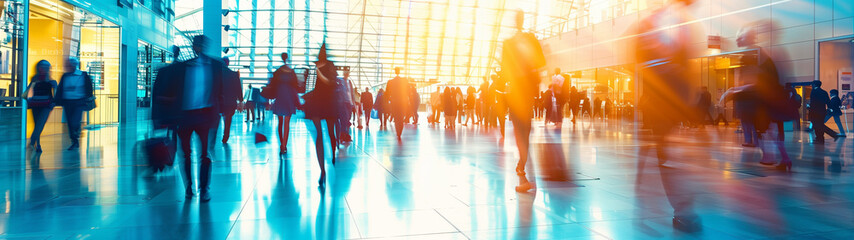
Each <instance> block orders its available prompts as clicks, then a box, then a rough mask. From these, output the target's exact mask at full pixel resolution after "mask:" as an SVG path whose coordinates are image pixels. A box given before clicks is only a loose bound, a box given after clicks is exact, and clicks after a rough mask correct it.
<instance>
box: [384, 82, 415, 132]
mask: <svg viewBox="0 0 854 240" xmlns="http://www.w3.org/2000/svg"><path fill="white" fill-rule="evenodd" d="M385 94H386V96H388V99H389V100H390V101H389V102H391V111H390V112H391V118H392V120H393V121H394V130H395V133H396V135H397V140H398V141H400V135H401V134H402V133H403V120H404V119H405V118H406V114H407V113H408V112H409V107H410V104H411V102H410V101H409V97H410V96H409V81H407V79H406V78H403V77H401V76H400V67H395V68H394V78H392V79H391V80H389V81H388V87H387V90H386V93H385Z"/></svg>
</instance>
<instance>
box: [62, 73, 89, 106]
mask: <svg viewBox="0 0 854 240" xmlns="http://www.w3.org/2000/svg"><path fill="white" fill-rule="evenodd" d="M82 74H83V87H84V91H85V92H84V94H85V96H84V97H83V99H87V98H90V97H93V96H95V83H94V82H93V81H92V77H91V76H89V73H87V72H82ZM69 75H71V73H63V74H62V77H60V78H59V85H58V86H57V87H56V95H55V96H54V99H56V101H57V104H58V105H60V106H62V104H63V102H62V100H65V97H64V96H63V95H64V94H65V81H63V80H65V79H66V78H67V77H68V76H69Z"/></svg>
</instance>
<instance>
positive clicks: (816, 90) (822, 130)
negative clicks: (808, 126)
mask: <svg viewBox="0 0 854 240" xmlns="http://www.w3.org/2000/svg"><path fill="white" fill-rule="evenodd" d="M828 104H830V97H829V96H828V95H827V91H824V89H821V81H819V80H815V81H812V92H810V104H809V105H808V106H807V108H809V111H810V112H809V118H810V122H811V123H812V127H813V130H814V132H815V140H813V143H816V144H823V143H824V135H825V134H827V135H829V136H830V137H832V138H833V140H837V139H839V134H838V133H836V131H833V130H832V129H830V128H828V127H827V125H825V124H824V122H825V121H826V117H827V106H828Z"/></svg>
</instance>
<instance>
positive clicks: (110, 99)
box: [85, 94, 119, 125]
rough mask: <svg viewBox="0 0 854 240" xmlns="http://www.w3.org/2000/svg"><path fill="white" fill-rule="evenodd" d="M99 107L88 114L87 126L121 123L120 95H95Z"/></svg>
mask: <svg viewBox="0 0 854 240" xmlns="http://www.w3.org/2000/svg"><path fill="white" fill-rule="evenodd" d="M95 98H96V100H95V104H96V105H97V107H96V108H95V109H94V110H92V111H89V112H87V113H86V116H85V117H86V119H85V120H86V125H101V124H112V123H118V122H119V95H118V94H95Z"/></svg>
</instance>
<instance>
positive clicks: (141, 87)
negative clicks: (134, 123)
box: [136, 41, 172, 120]
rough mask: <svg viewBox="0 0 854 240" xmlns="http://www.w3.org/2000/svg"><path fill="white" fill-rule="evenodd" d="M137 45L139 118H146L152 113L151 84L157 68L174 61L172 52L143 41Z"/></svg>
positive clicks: (137, 103)
mask: <svg viewBox="0 0 854 240" xmlns="http://www.w3.org/2000/svg"><path fill="white" fill-rule="evenodd" d="M137 47H138V48H137V55H136V57H137V72H136V78H137V83H136V87H137V89H136V107H137V120H146V119H149V118H150V114H151V86H152V83H154V78H155V77H157V70H158V69H160V68H162V67H164V66H166V65H167V64H169V63H170V62H172V53H170V52H169V51H166V50H164V49H161V48H158V47H155V46H153V45H151V44H148V43H146V42H143V41H139V43H138V46H137Z"/></svg>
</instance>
